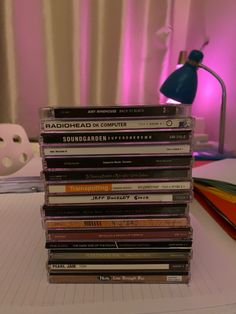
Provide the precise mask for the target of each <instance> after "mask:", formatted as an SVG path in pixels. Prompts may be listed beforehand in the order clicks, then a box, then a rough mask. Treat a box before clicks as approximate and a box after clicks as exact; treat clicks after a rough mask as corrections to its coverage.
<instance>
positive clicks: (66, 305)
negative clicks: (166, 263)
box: [0, 193, 236, 314]
mask: <svg viewBox="0 0 236 314" xmlns="http://www.w3.org/2000/svg"><path fill="white" fill-rule="evenodd" d="M42 203H43V193H26V194H25V193H21V194H0V205H1V206H0V215H1V220H0V230H1V231H0V232H1V233H0V234H1V237H0V249H1V259H0V263H1V264H0V266H1V267H0V313H1V314H2V313H4V314H8V313H9V314H10V313H11V314H13V313H14V314H18V313H19V314H22V313H36V314H37V313H44V314H46V313H47V314H50V313H51V314H53V313H57V314H62V313H63V314H64V313H67V314H72V313H73V314H74V313H80V314H81V313H82V314H84V313H96V314H98V313H103V314H107V313H109V314H110V313H111V309H112V313H113V314H118V313H123V314H133V313H136V314H137V313H138V314H144V313H146V314H151V313H152V314H155V313H169V314H172V313H173V314H174V313H185V314H189V313H196V314H204V313H212V314H213V313H214V314H216V313H223V312H224V313H236V270H235V265H236V249H235V241H234V240H232V239H231V238H230V237H229V236H228V235H227V234H226V233H225V232H224V231H223V230H222V229H221V227H220V226H218V224H216V223H215V222H214V221H213V220H212V218H211V217H210V216H209V215H208V214H207V213H206V212H205V210H204V209H203V208H202V207H201V206H200V205H199V204H198V203H197V202H196V201H194V202H193V203H192V205H191V224H192V226H193V231H194V232H193V234H194V237H193V259H192V262H191V273H192V278H191V282H190V284H189V285H183V284H175V285H172V284H168V285H157V284H152V285H149V284H143V285H140V284H133V285H132V284H118V285H112V284H77V285H75V284H58V285H57V284H48V282H47V274H46V267H45V264H46V260H47V250H46V249H45V248H44V244H45V237H44V230H43V229H42V226H41V217H40V205H41V204H42Z"/></svg>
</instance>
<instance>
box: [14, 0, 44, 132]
mask: <svg viewBox="0 0 236 314" xmlns="http://www.w3.org/2000/svg"><path fill="white" fill-rule="evenodd" d="M12 2H13V27H14V30H15V51H16V68H17V80H18V99H17V102H18V108H19V111H18V121H19V123H21V124H23V125H29V128H31V129H30V130H27V131H28V132H29V133H31V134H36V135H37V134H38V125H37V126H35V125H32V124H29V123H24V121H27V120H28V119H29V118H30V117H31V116H36V115H37V116H38V108H39V107H40V106H43V105H47V88H46V84H47V82H46V69H45V56H44V45H43V40H42V39H43V25H42V23H43V17H42V8H41V6H42V1H41V0H34V1H32V0H21V1H19V0H12ZM21 104H22V106H21ZM23 104H24V106H23Z"/></svg>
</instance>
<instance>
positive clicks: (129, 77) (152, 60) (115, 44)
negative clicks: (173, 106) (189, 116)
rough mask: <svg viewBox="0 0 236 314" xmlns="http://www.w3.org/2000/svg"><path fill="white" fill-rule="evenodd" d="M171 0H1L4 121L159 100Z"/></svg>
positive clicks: (34, 126) (32, 126) (34, 123)
mask: <svg viewBox="0 0 236 314" xmlns="http://www.w3.org/2000/svg"><path fill="white" fill-rule="evenodd" d="M171 9H172V0H34V1H32V0H20V1H19V0H1V1H0V26H1V32H0V57H1V71H0V93H1V97H0V122H12V123H19V124H21V125H23V126H24V128H25V129H26V131H27V133H28V135H29V136H30V137H37V135H38V133H39V114H38V111H39V108H40V107H43V106H85V105H97V106H101V105H113V104H120V105H127V104H143V103H148V104H158V102H159V101H160V99H159V93H158V89H159V85H160V83H161V80H162V77H163V75H165V62H166V60H167V58H168V47H169V42H170V31H169V29H170V26H169V25H170V22H171Z"/></svg>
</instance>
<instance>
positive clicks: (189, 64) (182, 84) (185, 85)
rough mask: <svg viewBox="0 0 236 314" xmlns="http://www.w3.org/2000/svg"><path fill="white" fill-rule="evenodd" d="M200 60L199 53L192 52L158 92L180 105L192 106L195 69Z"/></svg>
mask: <svg viewBox="0 0 236 314" xmlns="http://www.w3.org/2000/svg"><path fill="white" fill-rule="evenodd" d="M202 59H203V53H202V52H201V51H199V50H192V51H191V52H190V54H189V56H188V60H187V61H186V62H185V64H184V65H183V66H182V67H181V68H179V69H177V70H176V71H174V72H173V73H172V74H170V76H169V77H168V78H167V79H166V81H165V82H164V83H163V85H162V86H161V88H160V92H161V93H162V94H164V95H165V96H166V97H168V98H171V99H174V100H176V101H178V102H180V103H183V104H192V103H193V101H194V98H195V95H196V92H197V83H198V78H197V69H198V65H199V64H200V63H201V61H202Z"/></svg>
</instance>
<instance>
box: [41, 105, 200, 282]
mask: <svg viewBox="0 0 236 314" xmlns="http://www.w3.org/2000/svg"><path fill="white" fill-rule="evenodd" d="M40 127H41V131H40V151H41V156H42V162H43V173H42V175H43V178H44V183H45V201H44V204H42V207H41V216H42V221H43V227H44V229H45V235H46V243H45V247H46V249H47V250H48V259H47V261H46V264H47V272H48V280H49V282H51V283H188V282H189V280H190V262H191V257H192V227H191V223H190V217H189V203H190V202H191V200H192V187H193V186H192V161H193V159H192V148H193V145H192V139H193V129H194V119H193V117H192V116H191V106H189V105H171V104H166V105H152V106H149V105H132V106H131V105H129V106H119V105H116V106H106V107H105V106H102V107H101V106H96V107H95V106H93V107H63V108H62V107H54V108H52V107H45V108H41V109H40Z"/></svg>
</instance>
